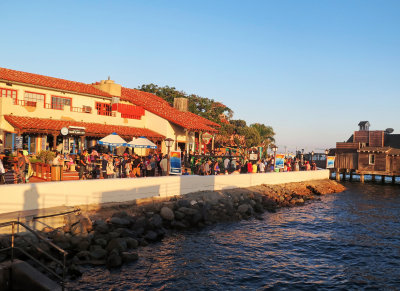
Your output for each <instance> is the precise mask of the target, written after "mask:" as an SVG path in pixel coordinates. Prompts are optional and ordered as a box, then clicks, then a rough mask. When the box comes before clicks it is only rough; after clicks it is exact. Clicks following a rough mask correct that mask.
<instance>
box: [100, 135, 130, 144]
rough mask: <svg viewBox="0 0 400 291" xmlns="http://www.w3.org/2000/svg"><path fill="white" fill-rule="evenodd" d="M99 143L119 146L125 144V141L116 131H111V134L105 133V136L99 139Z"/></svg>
mask: <svg viewBox="0 0 400 291" xmlns="http://www.w3.org/2000/svg"><path fill="white" fill-rule="evenodd" d="M99 144H101V145H106V146H114V147H119V146H126V141H125V140H124V139H123V138H122V137H120V136H119V135H118V134H117V133H115V132H113V133H112V134H110V135H107V136H106V137H103V138H102V139H101V140H99Z"/></svg>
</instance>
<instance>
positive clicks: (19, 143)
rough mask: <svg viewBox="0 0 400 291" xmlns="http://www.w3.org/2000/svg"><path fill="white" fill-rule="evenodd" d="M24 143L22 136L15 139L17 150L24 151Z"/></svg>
mask: <svg viewBox="0 0 400 291" xmlns="http://www.w3.org/2000/svg"><path fill="white" fill-rule="evenodd" d="M22 141H23V138H22V136H16V137H15V148H17V149H22Z"/></svg>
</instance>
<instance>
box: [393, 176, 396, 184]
mask: <svg viewBox="0 0 400 291" xmlns="http://www.w3.org/2000/svg"><path fill="white" fill-rule="evenodd" d="M395 183H396V176H392V184H395Z"/></svg>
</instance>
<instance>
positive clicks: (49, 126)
mask: <svg viewBox="0 0 400 291" xmlns="http://www.w3.org/2000/svg"><path fill="white" fill-rule="evenodd" d="M4 118H5V120H7V121H8V122H9V123H10V124H11V125H12V126H13V127H15V128H18V129H20V130H23V131H28V132H37V131H38V130H43V131H60V130H61V128H63V127H68V126H79V127H85V128H86V129H85V132H86V135H88V136H101V137H103V136H106V135H108V134H110V133H113V132H116V133H117V134H118V135H120V136H121V137H123V138H132V137H139V136H145V137H147V138H150V139H151V138H155V139H164V138H165V136H163V135H161V134H158V133H156V132H154V131H152V130H149V129H146V128H136V127H130V126H121V125H109V124H100V123H88V122H78V121H70V120H55V119H45V118H33V117H24V116H14V115H5V116H4Z"/></svg>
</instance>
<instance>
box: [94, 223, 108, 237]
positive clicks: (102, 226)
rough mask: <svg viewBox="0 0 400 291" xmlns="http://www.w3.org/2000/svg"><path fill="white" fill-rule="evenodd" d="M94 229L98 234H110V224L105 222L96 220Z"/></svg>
mask: <svg viewBox="0 0 400 291" xmlns="http://www.w3.org/2000/svg"><path fill="white" fill-rule="evenodd" d="M94 229H95V230H96V232H98V233H103V234H105V233H108V232H109V231H110V230H109V228H108V224H107V223H106V222H105V221H103V220H96V221H95V222H94Z"/></svg>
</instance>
